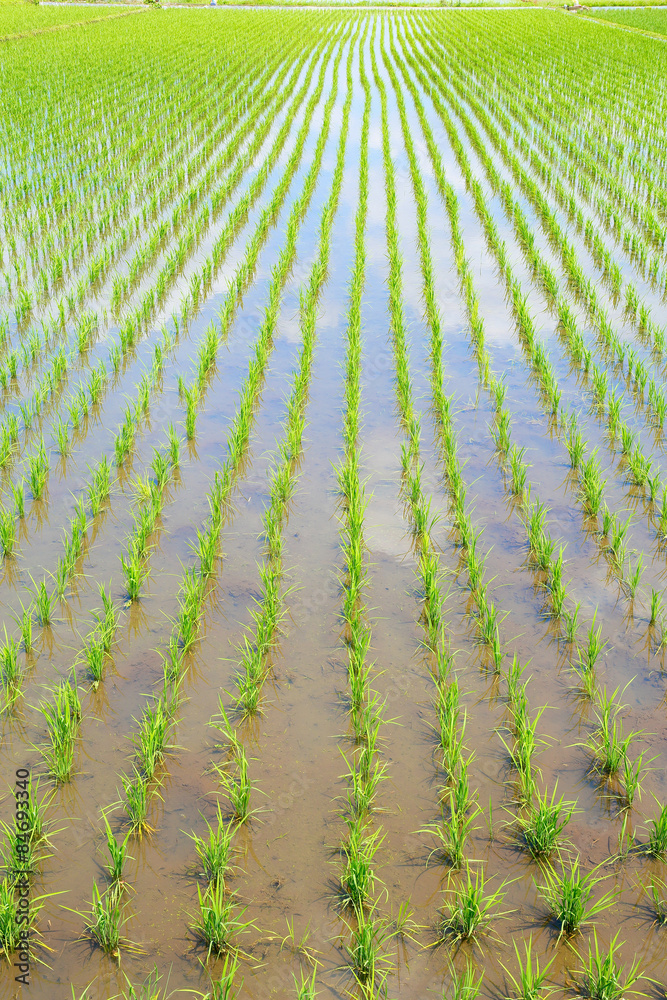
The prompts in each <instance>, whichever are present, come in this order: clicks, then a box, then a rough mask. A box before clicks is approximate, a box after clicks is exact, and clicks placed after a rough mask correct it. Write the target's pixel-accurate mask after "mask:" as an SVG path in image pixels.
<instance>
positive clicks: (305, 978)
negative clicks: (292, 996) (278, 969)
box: [292, 966, 318, 1000]
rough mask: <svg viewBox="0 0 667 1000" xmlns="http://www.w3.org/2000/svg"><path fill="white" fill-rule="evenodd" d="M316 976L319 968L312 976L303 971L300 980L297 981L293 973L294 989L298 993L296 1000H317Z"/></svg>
mask: <svg viewBox="0 0 667 1000" xmlns="http://www.w3.org/2000/svg"><path fill="white" fill-rule="evenodd" d="M316 975H317V966H316V967H315V968H314V969H313V971H312V972H311V973H310V974H306V973H305V972H303V970H302V971H301V973H300V976H301V978H300V979H297V978H296V976H295V975H294V973H292V977H293V979H294V989H295V991H296V1000H315V997H316V996H317V994H318V991H317V990H316V989H315V977H316Z"/></svg>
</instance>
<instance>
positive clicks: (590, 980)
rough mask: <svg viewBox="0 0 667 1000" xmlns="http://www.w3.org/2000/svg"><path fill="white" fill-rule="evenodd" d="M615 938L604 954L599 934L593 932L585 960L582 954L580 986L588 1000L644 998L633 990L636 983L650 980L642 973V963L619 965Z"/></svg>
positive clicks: (616, 938)
mask: <svg viewBox="0 0 667 1000" xmlns="http://www.w3.org/2000/svg"><path fill="white" fill-rule="evenodd" d="M617 942H618V934H616V935H615V936H614V937H613V938H612V940H611V942H610V945H609V948H608V949H607V950H606V951H604V950H603V949H601V948H600V943H599V941H598V936H597V931H596V930H595V929H594V930H593V941H592V943H589V945H588V954H587V956H586V957H584V956H583V955H581V954H579V955H578V958H579V961H580V962H581V969H579V970H578V979H577V986H578V988H579V990H580V991H581V993H582V995H583V996H585V997H590V998H591V1000H621V998H622V997H624V996H627V995H628V994H636V995H639V996H642V995H644V994H643V993H642V991H641V990H636V989H633V987H634V986H635V984H636V983H638V982H640V981H641V980H642V979H646V978H647V977H646V976H645V975H644V974H643V973H642V972H641V965H640V962H639V959H634V961H633V962H631V963H630V965H629V966H628V965H620V964H619V963H618V960H617V955H618V952H619V949H620V947H621V946H620V944H618V943H617Z"/></svg>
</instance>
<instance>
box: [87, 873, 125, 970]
mask: <svg viewBox="0 0 667 1000" xmlns="http://www.w3.org/2000/svg"><path fill="white" fill-rule="evenodd" d="M124 924H125V919H124V917H123V904H122V900H121V896H120V894H119V893H118V892H115V891H111V892H108V893H105V894H104V895H102V894H101V893H100V890H99V889H98V888H97V885H96V884H95V882H93V898H92V902H91V907H90V914H89V915H88V916H87V917H86V923H85V927H84V934H85V935H86V937H88V938H90V940H91V941H94V942H95V944H97V945H98V947H99V948H101V949H102V951H103V952H104V954H105V955H110V956H111V958H115V959H120V948H121V944H125V945H127V944H128V942H127V941H125V940H124V939H123V936H122V929H123V925H124ZM130 948H131V945H130Z"/></svg>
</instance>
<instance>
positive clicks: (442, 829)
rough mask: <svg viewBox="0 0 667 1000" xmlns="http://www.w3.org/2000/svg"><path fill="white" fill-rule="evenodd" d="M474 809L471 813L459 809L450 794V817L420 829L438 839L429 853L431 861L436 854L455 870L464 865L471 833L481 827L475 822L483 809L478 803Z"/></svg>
mask: <svg viewBox="0 0 667 1000" xmlns="http://www.w3.org/2000/svg"><path fill="white" fill-rule="evenodd" d="M474 809H475V811H474V812H473V813H472V814H471V815H467V814H466V813H465V812H464V811H463V810H457V807H456V804H455V801H454V795H453V794H450V815H449V818H448V819H447V820H445V819H442V820H441V822H440V823H432V824H430V825H429V826H426V827H424V828H423V829H422V830H420V831H419V833H428V834H431V835H432V836H433V837H434V839H435V840H436V847H434V848H433V850H432V851H431V853H430V854H429V861H430V859H431V858H432V857H433V855H434V854H435V855H437V858H438V859H439V860H440V861H441V862H443V863H444V864H447V865H449V866H450V867H451V868H452V869H453V870H454V871H458V870H459V869H461V868H462V867H463V865H464V862H465V848H466V844H467V842H468V840H469V839H470V836H471V834H472V833H474V831H475V830H477V829H479V828H478V827H477V826H474V825H473V824H474V822H475V820H476V818H477V817H478V816H479V814H480V813H481V811H482V810H481V807H480V806H479V805H477V804H475V807H474Z"/></svg>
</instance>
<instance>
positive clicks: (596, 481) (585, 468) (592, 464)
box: [579, 450, 606, 517]
mask: <svg viewBox="0 0 667 1000" xmlns="http://www.w3.org/2000/svg"><path fill="white" fill-rule="evenodd" d="M579 482H580V484H581V489H580V492H579V496H580V498H581V501H582V503H583V506H584V509H585V511H586V513H587V514H589V516H590V517H595V516H596V515H597V514H598V512H599V510H600V508H601V506H602V497H603V494H604V487H605V484H606V480H605V479H603V478H602V473H601V467H600V462H599V460H598V457H597V450H595V451H593V452H592V453H591V456H590V458H589V459H588V461H587V462H584V463H583V464H582V465H581V468H580V471H579Z"/></svg>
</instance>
